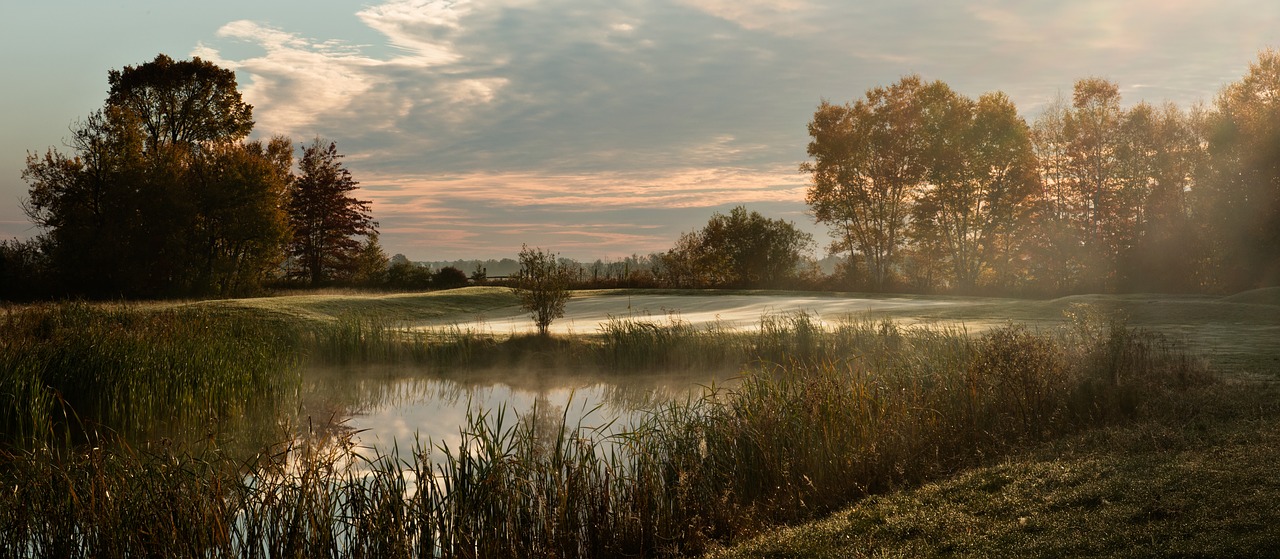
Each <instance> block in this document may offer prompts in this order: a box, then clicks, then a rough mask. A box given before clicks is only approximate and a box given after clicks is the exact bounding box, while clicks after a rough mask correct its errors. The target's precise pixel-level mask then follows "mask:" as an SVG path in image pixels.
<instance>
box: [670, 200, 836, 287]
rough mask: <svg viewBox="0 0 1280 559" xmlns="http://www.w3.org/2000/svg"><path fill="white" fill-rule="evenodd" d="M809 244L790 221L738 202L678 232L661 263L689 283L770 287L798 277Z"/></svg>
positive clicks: (686, 283)
mask: <svg viewBox="0 0 1280 559" xmlns="http://www.w3.org/2000/svg"><path fill="white" fill-rule="evenodd" d="M813 244H814V243H813V236H812V235H810V234H808V233H805V232H803V231H800V230H799V229H796V228H795V225H793V224H792V223H790V222H787V221H783V220H781V219H770V218H766V217H764V216H762V215H760V213H758V212H750V213H748V212H747V209H746V208H745V207H743V206H738V207H735V208H733V209H732V210H731V211H730V212H729V214H728V215H724V214H721V213H715V214H713V215H712V216H711V219H710V220H708V221H707V225H706V226H704V227H703V228H702V229H701V230H699V231H695V232H692V233H686V234H685V235H682V236H681V238H680V240H679V241H677V243H676V246H675V247H674V248H672V249H671V250H670V251H668V253H667V254H668V258H667V266H666V267H667V268H668V270H669V272H670V273H675V272H677V271H678V272H679V274H678V277H679V279H680V280H682V281H683V282H684V284H685V285H690V286H708V285H709V286H716V287H741V288H776V287H782V286H784V285H786V284H787V283H789V282H792V281H794V280H795V279H796V278H797V277H798V275H799V272H800V266H801V264H802V263H804V262H805V261H806V259H807V254H808V253H809V252H810V251H811V250H813Z"/></svg>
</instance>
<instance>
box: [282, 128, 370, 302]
mask: <svg viewBox="0 0 1280 559" xmlns="http://www.w3.org/2000/svg"><path fill="white" fill-rule="evenodd" d="M341 159H342V155H341V154H339V153H338V146H337V144H336V143H334V142H329V143H328V144H327V145H326V144H325V142H324V141H323V140H321V139H320V138H316V139H315V141H314V142H312V143H311V145H309V146H307V147H306V148H304V149H303V153H302V160H301V161H300V162H299V165H298V167H299V175H298V177H297V179H296V180H294V182H293V187H292V188H291V196H290V197H289V223H290V225H291V226H292V229H293V240H292V243H291V244H290V246H289V254H290V256H292V257H293V259H294V265H293V271H292V274H293V275H294V276H295V277H298V278H303V279H306V280H307V281H308V282H310V284H311V285H313V286H315V285H321V284H323V283H325V282H327V281H330V280H333V279H347V278H349V277H350V276H351V275H352V274H353V273H354V272H355V271H356V270H355V268H356V267H357V265H358V263H359V255H360V252H361V249H362V248H363V247H364V245H365V243H364V242H363V241H361V240H360V239H361V237H364V238H369V237H371V236H373V235H376V234H377V228H378V224H377V222H375V221H374V220H373V215H372V214H370V212H369V201H368V200H358V199H356V198H354V197H352V196H351V195H350V193H351V192H353V191H354V190H356V188H357V187H358V185H359V183H358V182H356V181H355V179H353V178H352V177H351V172H350V171H348V170H347V168H346V167H344V166H343V165H342V162H341V161H340V160H341Z"/></svg>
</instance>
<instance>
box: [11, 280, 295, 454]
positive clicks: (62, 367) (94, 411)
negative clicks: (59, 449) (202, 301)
mask: <svg viewBox="0 0 1280 559" xmlns="http://www.w3.org/2000/svg"><path fill="white" fill-rule="evenodd" d="M298 344H299V338H298V332H297V331H296V330H295V329H294V328H292V327H290V326H289V325H288V324H287V323H283V322H280V321H272V320H269V319H266V318H264V317H260V316H246V315H243V314H235V313H226V312H219V311H216V310H211V309H200V308H192V307H186V308H173V309H165V310H145V309H142V308H140V307H137V306H127V305H116V306H101V305H89V304H84V303H63V304H50V305H40V306H33V307H26V308H22V309H19V310H15V309H10V310H9V311H8V312H6V314H5V316H4V317H3V321H2V322H0V394H2V395H3V396H4V398H3V400H0V433H3V434H4V435H5V436H4V439H5V441H4V442H5V443H9V444H14V443H17V444H23V443H33V444H43V443H47V442H49V441H50V439H51V438H61V439H64V440H80V441H83V440H86V437H91V436H93V433H94V432H96V431H99V430H109V431H114V432H118V433H120V434H124V435H126V436H129V437H135V436H137V437H145V436H162V435H171V434H172V433H166V432H163V431H160V432H157V431H156V430H155V429H154V426H156V425H163V426H175V425H183V426H191V425H200V426H203V427H208V428H215V429H216V428H218V427H217V425H218V424H221V423H224V422H234V421H238V420H239V419H241V418H244V417H245V416H246V415H251V414H254V413H272V410H274V409H275V408H277V407H279V406H280V405H281V404H282V402H284V401H286V399H288V398H290V397H292V396H296V392H297V386H298V382H299V372H300V362H301V354H300V353H299V352H298V351H296V350H295V348H296V347H298Z"/></svg>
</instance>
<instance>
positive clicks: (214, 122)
mask: <svg viewBox="0 0 1280 559" xmlns="http://www.w3.org/2000/svg"><path fill="white" fill-rule="evenodd" d="M107 83H108V84H109V85H110V86H111V90H110V92H109V94H108V96H107V105H108V106H112V107H119V108H121V109H123V110H125V111H127V112H129V113H130V114H132V115H133V116H134V117H136V118H137V119H138V122H139V123H140V126H141V128H142V131H143V132H144V134H145V136H146V137H147V140H148V145H152V146H155V145H160V144H199V145H203V144H209V143H223V142H228V141H236V140H240V139H243V138H244V137H246V136H248V135H249V132H250V131H251V130H252V129H253V107H252V106H250V105H248V104H246V103H245V102H244V101H242V100H241V98H240V91H239V90H238V89H237V88H236V74H235V72H234V71H232V70H229V69H226V68H219V67H218V66H217V65H215V64H213V63H212V62H208V61H205V60H201V59H200V57H198V56H197V57H194V58H192V59H191V60H180V61H175V60H173V59H172V58H170V57H168V56H166V55H164V54H158V55H156V58H155V60H152V61H151V62H147V63H145V64H142V65H141V66H136V67H135V66H125V67H124V70H120V71H117V70H111V71H110V72H109V73H108V74H107Z"/></svg>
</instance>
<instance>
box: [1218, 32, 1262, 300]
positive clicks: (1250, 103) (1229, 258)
mask: <svg viewBox="0 0 1280 559" xmlns="http://www.w3.org/2000/svg"><path fill="white" fill-rule="evenodd" d="M1214 109H1215V110H1214V111H1213V113H1212V114H1210V115H1209V117H1208V122H1207V123H1206V128H1207V130H1208V149H1209V155H1210V168H1209V170H1208V172H1207V173H1206V175H1207V176H1206V180H1205V185H1204V187H1205V190H1204V192H1203V193H1202V194H1201V196H1202V198H1203V207H1204V208H1205V210H1206V214H1207V217H1208V221H1209V223H1210V225H1211V231H1212V239H1213V261H1214V264H1215V268H1216V270H1217V271H1218V273H1219V275H1220V277H1221V287H1223V288H1226V289H1231V290H1238V289H1247V288H1251V287H1257V286H1262V285H1278V284H1280V125H1277V123H1280V52H1277V51H1274V50H1268V51H1265V52H1263V53H1261V54H1260V55H1259V56H1258V60H1257V61H1256V62H1254V63H1253V64H1251V65H1250V66H1249V72H1248V73H1247V74H1245V76H1244V77H1243V78H1241V80H1240V81H1238V82H1235V83H1232V84H1231V85H1229V86H1227V87H1226V88H1224V89H1223V90H1222V92H1221V94H1219V95H1218V98H1217V101H1216V103H1215V104H1214Z"/></svg>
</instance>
